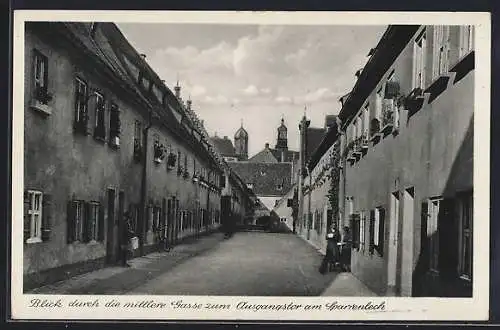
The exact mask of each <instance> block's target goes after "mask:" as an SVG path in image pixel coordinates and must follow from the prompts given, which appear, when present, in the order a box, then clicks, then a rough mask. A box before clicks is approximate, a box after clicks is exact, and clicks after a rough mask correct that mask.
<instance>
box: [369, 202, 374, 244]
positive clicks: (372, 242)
mask: <svg viewBox="0 0 500 330" xmlns="http://www.w3.org/2000/svg"><path fill="white" fill-rule="evenodd" d="M374 237H375V210H371V211H370V248H369V251H370V253H373V249H374V242H375V241H374Z"/></svg>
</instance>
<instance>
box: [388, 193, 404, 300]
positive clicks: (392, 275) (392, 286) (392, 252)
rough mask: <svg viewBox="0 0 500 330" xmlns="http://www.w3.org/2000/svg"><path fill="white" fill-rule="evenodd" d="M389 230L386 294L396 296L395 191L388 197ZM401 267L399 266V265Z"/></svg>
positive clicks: (396, 203) (397, 229)
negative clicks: (389, 202)
mask: <svg viewBox="0 0 500 330" xmlns="http://www.w3.org/2000/svg"><path fill="white" fill-rule="evenodd" d="M390 199H391V204H390V212H391V213H390V230H389V248H388V252H389V254H388V261H387V288H388V292H390V293H392V294H395V295H397V294H398V293H399V288H398V284H399V283H397V282H398V281H397V277H398V276H397V275H398V273H399V272H398V245H399V192H398V191H395V192H393V193H392V194H391V196H390ZM399 266H401V265H399Z"/></svg>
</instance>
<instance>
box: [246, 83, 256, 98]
mask: <svg viewBox="0 0 500 330" xmlns="http://www.w3.org/2000/svg"><path fill="white" fill-rule="evenodd" d="M243 93H244V94H245V95H248V96H256V95H258V94H259V90H258V89H257V87H255V85H249V86H248V87H247V88H245V89H244V90H243Z"/></svg>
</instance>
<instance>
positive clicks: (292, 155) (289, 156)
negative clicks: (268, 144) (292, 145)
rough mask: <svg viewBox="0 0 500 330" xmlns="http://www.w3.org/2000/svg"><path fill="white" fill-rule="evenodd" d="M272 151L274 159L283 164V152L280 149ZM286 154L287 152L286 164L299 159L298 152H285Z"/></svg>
mask: <svg viewBox="0 0 500 330" xmlns="http://www.w3.org/2000/svg"><path fill="white" fill-rule="evenodd" d="M270 150H271V153H272V154H273V156H274V158H276V159H277V160H278V162H281V155H282V150H280V149H270ZM284 152H285V159H284V161H285V162H294V161H297V160H298V159H299V152H298V151H293V150H285V151H284Z"/></svg>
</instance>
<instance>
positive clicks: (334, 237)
mask: <svg viewBox="0 0 500 330" xmlns="http://www.w3.org/2000/svg"><path fill="white" fill-rule="evenodd" d="M339 241H340V234H339V232H338V230H337V228H336V226H335V225H334V224H332V225H331V226H330V230H329V231H328V233H327V234H326V242H327V245H326V254H325V257H324V258H323V261H322V262H321V266H320V268H319V272H320V273H321V274H324V273H326V272H328V271H329V270H330V266H335V265H336V264H337V263H338V262H339V259H340V252H339V247H338V244H337V243H339Z"/></svg>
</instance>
